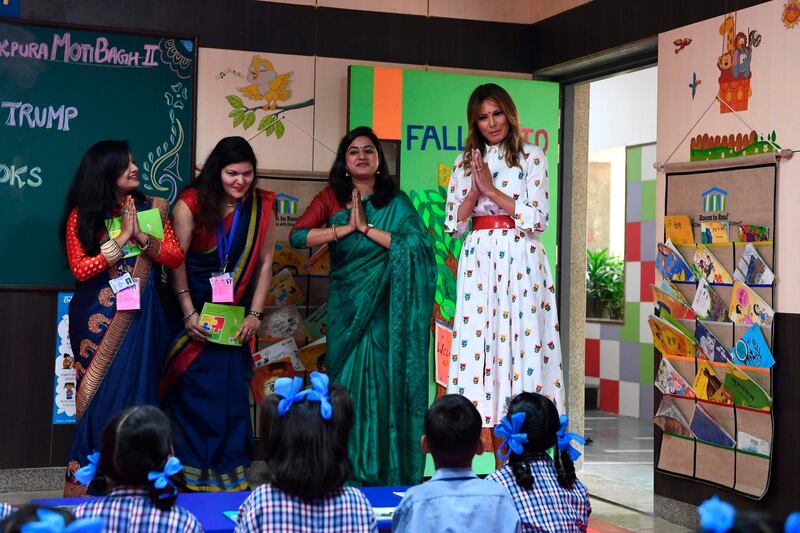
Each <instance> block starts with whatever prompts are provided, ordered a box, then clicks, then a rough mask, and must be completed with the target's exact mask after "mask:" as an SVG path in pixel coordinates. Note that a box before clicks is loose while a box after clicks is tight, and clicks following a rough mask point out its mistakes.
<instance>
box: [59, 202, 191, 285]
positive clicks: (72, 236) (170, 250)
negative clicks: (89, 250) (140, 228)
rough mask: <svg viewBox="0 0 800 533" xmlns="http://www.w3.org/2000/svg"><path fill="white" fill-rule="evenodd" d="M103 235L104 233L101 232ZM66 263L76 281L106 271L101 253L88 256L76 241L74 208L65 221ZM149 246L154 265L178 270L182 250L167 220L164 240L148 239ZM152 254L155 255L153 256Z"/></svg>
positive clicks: (76, 215) (76, 214) (104, 259)
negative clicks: (149, 241)
mask: <svg viewBox="0 0 800 533" xmlns="http://www.w3.org/2000/svg"><path fill="white" fill-rule="evenodd" d="M103 233H104V234H105V231H104V232H103ZM66 237H67V261H68V262H69V268H70V270H72V275H73V276H75V279H77V280H78V281H86V280H87V279H90V278H93V277H94V276H96V275H97V274H99V273H101V272H103V271H104V270H106V269H108V267H109V266H111V265H109V264H108V260H107V259H106V257H105V256H104V255H103V254H102V253H98V254H97V255H94V256H91V257H90V256H88V255H87V254H86V250H85V249H84V247H83V245H82V244H81V241H80V240H79V239H78V209H77V208H74V209H73V210H72V212H70V214H69V219H68V220H67V235H66ZM150 240H151V244H150V247H149V248H148V252H147V253H148V254H150V256H151V257H152V259H153V261H155V262H156V263H161V264H162V265H165V266H167V267H169V268H178V267H179V266H181V263H183V256H184V253H183V248H181V245H180V244H179V243H178V239H177V238H176V237H175V231H174V230H173V229H172V224H171V223H170V221H169V220H167V222H166V224H164V240H163V241H161V240H159V239H157V238H155V237H152V236H151V237H150ZM154 252H157V253H155V255H153V253H154Z"/></svg>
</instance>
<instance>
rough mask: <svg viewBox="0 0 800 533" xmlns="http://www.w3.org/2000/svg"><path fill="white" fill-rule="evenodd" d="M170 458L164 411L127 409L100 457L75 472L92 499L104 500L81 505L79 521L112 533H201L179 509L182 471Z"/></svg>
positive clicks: (109, 431)
mask: <svg viewBox="0 0 800 533" xmlns="http://www.w3.org/2000/svg"><path fill="white" fill-rule="evenodd" d="M172 453H173V451H172V429H171V426H170V421H169V418H167V416H166V415H165V414H164V413H163V412H162V411H161V410H160V409H158V408H157V407H153V406H152V405H140V406H136V407H131V408H129V409H126V410H125V411H123V412H122V413H120V414H119V415H117V416H116V417H114V418H113V419H112V420H111V421H110V422H109V423H108V424H107V425H106V427H105V429H104V430H103V436H102V441H101V444H100V451H99V452H95V453H93V454H91V455H90V456H89V457H88V459H89V464H88V465H87V466H84V467H83V468H81V469H79V470H78V471H77V472H75V478H76V479H77V480H78V481H79V482H80V483H81V484H82V485H88V486H89V487H88V492H89V493H90V494H104V495H105V498H100V499H97V500H92V501H88V502H86V503H83V504H81V505H79V506H78V507H76V508H75V511H74V513H75V516H76V517H78V518H88V517H99V518H102V519H103V520H104V521H105V528H104V529H103V531H110V532H111V531H114V532H116V531H125V532H128V533H138V532H141V533H144V532H147V533H150V532H158V533H178V532H180V533H201V532H202V531H203V527H202V526H201V525H200V522H199V521H198V520H197V518H196V517H195V516H194V515H193V514H192V513H190V512H189V511H187V510H186V509H184V508H183V507H181V506H179V505H175V500H176V499H177V497H178V489H177V487H176V485H175V483H176V481H179V475H180V474H181V472H182V470H183V466H181V462H180V461H179V460H178V458H177V457H175V456H174V455H172Z"/></svg>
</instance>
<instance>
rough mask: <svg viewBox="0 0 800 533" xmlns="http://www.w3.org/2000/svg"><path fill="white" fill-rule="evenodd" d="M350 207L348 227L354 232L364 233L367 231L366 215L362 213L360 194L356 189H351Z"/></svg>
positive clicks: (362, 206)
mask: <svg viewBox="0 0 800 533" xmlns="http://www.w3.org/2000/svg"><path fill="white" fill-rule="evenodd" d="M351 206H352V207H351V208H350V222H349V223H348V225H349V226H350V227H351V228H353V229H354V230H355V231H358V232H361V233H364V231H366V229H367V215H366V213H364V205H363V204H362V203H361V193H360V192H359V191H358V189H353V199H352V203H351Z"/></svg>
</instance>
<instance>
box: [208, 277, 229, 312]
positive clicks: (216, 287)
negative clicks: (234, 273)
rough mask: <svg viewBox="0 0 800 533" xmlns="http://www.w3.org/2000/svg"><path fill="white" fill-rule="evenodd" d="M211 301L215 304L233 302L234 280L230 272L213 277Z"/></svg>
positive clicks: (211, 280)
mask: <svg viewBox="0 0 800 533" xmlns="http://www.w3.org/2000/svg"><path fill="white" fill-rule="evenodd" d="M209 281H210V282H211V301H212V302H213V303H215V304H227V303H231V302H233V278H232V277H231V275H230V274H229V273H228V272H223V273H222V274H217V275H215V276H211V278H210V279H209Z"/></svg>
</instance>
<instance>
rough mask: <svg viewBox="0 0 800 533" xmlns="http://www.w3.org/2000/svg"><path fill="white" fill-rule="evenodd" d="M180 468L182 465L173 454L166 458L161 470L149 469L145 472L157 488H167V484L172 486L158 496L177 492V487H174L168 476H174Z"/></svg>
mask: <svg viewBox="0 0 800 533" xmlns="http://www.w3.org/2000/svg"><path fill="white" fill-rule="evenodd" d="M181 470H183V465H182V464H181V461H180V459H178V458H177V457H175V456H174V455H173V456H172V457H170V458H169V459H167V462H166V463H165V464H164V469H163V470H151V471H150V472H148V473H147V479H148V480H150V481H151V482H152V483H153V486H154V487H155V488H157V489H158V490H164V489H165V488H167V486H169V487H172V490H171V491H169V492H168V493H165V494H161V495H159V498H161V499H166V498H170V497H172V496H174V495H175V494H176V493H177V491H178V489H176V488H175V484H174V483H172V480H171V479H170V476H174V475H175V474H177V473H178V472H180V471H181Z"/></svg>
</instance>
